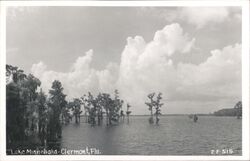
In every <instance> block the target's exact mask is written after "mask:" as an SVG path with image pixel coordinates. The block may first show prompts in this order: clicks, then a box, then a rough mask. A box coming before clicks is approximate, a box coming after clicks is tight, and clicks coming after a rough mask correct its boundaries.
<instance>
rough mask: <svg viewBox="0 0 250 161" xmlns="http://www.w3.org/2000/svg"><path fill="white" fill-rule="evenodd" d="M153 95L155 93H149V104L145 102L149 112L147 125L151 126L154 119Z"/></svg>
mask: <svg viewBox="0 0 250 161" xmlns="http://www.w3.org/2000/svg"><path fill="white" fill-rule="evenodd" d="M154 95H155V93H151V94H149V95H148V98H149V100H150V102H145V104H146V105H147V106H148V107H149V108H148V110H149V111H150V118H149V120H148V121H149V123H150V124H153V123H154V117H153V107H154V100H153V98H154Z"/></svg>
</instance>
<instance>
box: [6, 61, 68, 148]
mask: <svg viewBox="0 0 250 161" xmlns="http://www.w3.org/2000/svg"><path fill="white" fill-rule="evenodd" d="M6 76H7V84H6V118H7V119H6V122H7V123H6V132H7V133H6V134H7V135H6V142H7V149H12V150H15V149H18V148H19V147H22V148H33V147H34V145H36V147H38V146H41V147H44V146H46V145H49V143H50V142H55V141H56V140H58V139H60V138H61V133H62V126H61V120H60V116H62V112H63V111H64V110H65V108H66V107H67V101H66V100H65V98H66V95H65V94H64V93H63V87H62V84H61V83H60V82H59V81H57V80H55V81H54V82H53V83H52V87H51V89H50V90H49V95H48V96H47V95H45V93H44V92H43V91H42V89H40V91H39V92H37V91H38V88H39V87H40V86H41V82H40V80H39V79H37V78H36V77H34V76H33V75H32V74H29V75H26V74H24V71H23V70H20V69H19V68H18V67H13V66H11V65H6Z"/></svg>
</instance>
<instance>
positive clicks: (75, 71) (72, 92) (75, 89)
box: [31, 50, 115, 99]
mask: <svg viewBox="0 0 250 161" xmlns="http://www.w3.org/2000/svg"><path fill="white" fill-rule="evenodd" d="M92 57H93V50H89V51H87V52H86V53H85V55H84V56H81V57H79V58H77V60H76V62H75V63H74V64H73V65H72V67H71V70H70V71H69V72H65V73H63V72H56V71H51V70H47V67H46V65H45V64H44V63H43V62H39V63H37V64H33V65H32V68H31V72H32V73H33V74H34V75H35V76H36V77H38V78H39V79H40V80H41V81H42V88H43V89H44V91H48V90H49V89H51V85H52V82H53V81H54V80H59V81H61V82H62V85H63V87H64V89H65V91H64V92H65V93H66V94H67V95H68V98H69V99H71V98H74V97H80V96H82V95H83V94H84V93H87V92H88V91H91V92H93V93H95V94H96V93H98V92H99V91H102V90H103V91H105V92H107V91H108V92H111V90H113V89H109V88H111V85H110V84H111V83H113V81H112V80H113V79H114V78H113V77H114V76H115V75H114V74H113V73H112V72H113V71H114V68H113V67H114V66H115V64H110V65H108V66H107V68H106V69H104V70H103V71H96V70H95V69H92V68H91V67H90V64H91V62H92ZM109 83H110V84H109Z"/></svg>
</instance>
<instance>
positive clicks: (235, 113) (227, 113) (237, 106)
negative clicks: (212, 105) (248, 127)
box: [213, 101, 242, 119]
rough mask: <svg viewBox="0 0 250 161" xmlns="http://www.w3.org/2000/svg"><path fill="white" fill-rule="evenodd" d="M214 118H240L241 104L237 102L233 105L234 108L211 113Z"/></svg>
mask: <svg viewBox="0 0 250 161" xmlns="http://www.w3.org/2000/svg"><path fill="white" fill-rule="evenodd" d="M213 114H214V115H215V116H234V117H237V119H240V118H241V117H242V102H241V101H239V102H237V103H236V104H235V106H234V108H225V109H221V110H218V111H215V112H214V113H213Z"/></svg>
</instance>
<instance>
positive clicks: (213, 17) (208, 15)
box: [180, 7, 229, 29]
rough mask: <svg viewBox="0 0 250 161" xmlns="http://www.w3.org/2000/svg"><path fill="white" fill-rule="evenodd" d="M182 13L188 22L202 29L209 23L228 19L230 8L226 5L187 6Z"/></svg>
mask: <svg viewBox="0 0 250 161" xmlns="http://www.w3.org/2000/svg"><path fill="white" fill-rule="evenodd" d="M180 15H181V16H182V18H183V19H185V20H186V21H187V22H188V23H190V24H193V25H195V26H196V27H197V28H199V29H200V28H203V27H204V26H205V25H207V24H211V23H221V22H223V21H226V20H227V19H228V16H229V10H228V8H225V7H185V8H183V9H182V11H181V14H180Z"/></svg>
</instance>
